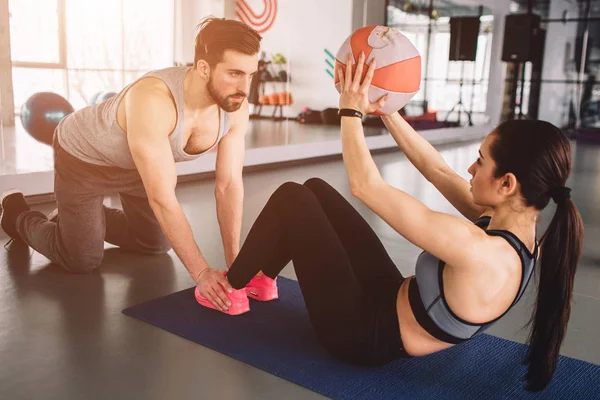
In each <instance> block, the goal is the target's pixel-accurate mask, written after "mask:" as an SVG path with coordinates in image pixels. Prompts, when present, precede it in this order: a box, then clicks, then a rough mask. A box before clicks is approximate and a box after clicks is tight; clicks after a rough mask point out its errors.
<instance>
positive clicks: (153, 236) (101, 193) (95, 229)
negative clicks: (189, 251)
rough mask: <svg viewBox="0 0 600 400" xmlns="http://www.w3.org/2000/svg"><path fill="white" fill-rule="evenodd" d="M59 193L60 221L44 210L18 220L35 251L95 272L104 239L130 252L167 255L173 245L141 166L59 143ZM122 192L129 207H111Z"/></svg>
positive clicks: (56, 173) (56, 147) (56, 150)
mask: <svg viewBox="0 0 600 400" xmlns="http://www.w3.org/2000/svg"><path fill="white" fill-rule="evenodd" d="M53 149H54V193H55V195H56V202H57V205H58V216H59V218H58V222H57V223H54V222H51V221H48V219H47V218H46V216H45V215H44V214H42V213H41V212H39V211H28V212H26V213H23V214H22V215H20V216H19V218H18V219H17V230H18V231H19V234H20V235H21V237H22V238H23V240H24V241H25V242H26V243H27V244H28V245H29V246H31V247H32V248H33V249H35V250H36V251H38V252H39V253H41V254H43V255H44V256H46V257H48V258H49V259H50V260H51V261H52V262H54V263H56V264H59V265H61V266H62V267H64V268H65V269H67V270H68V271H71V272H89V271H92V270H93V269H95V268H97V267H98V266H99V265H100V263H101V262H102V258H103V254H104V242H105V241H106V242H108V243H111V244H114V245H116V246H119V247H121V248H123V249H125V250H130V251H134V252H140V253H145V254H163V253H165V252H167V251H169V250H170V249H171V246H170V244H169V242H168V241H167V239H166V237H165V235H164V234H163V232H162V229H161V228H160V225H159V223H158V220H157V219H156V217H155V215H154V212H153V211H152V209H151V208H150V205H149V203H148V198H147V196H146V192H145V190H144V186H143V184H142V180H141V177H140V175H139V173H138V172H137V170H125V169H122V168H118V167H103V166H97V165H92V164H89V163H86V162H83V161H81V160H79V159H78V158H75V157H73V156H72V155H70V154H69V153H67V152H66V151H65V150H64V149H63V148H61V147H60V145H59V144H58V140H57V139H56V138H55V140H54V144H53ZM116 193H118V194H119V196H120V198H121V203H122V206H123V211H121V210H117V209H112V208H108V207H105V206H104V205H103V201H104V197H105V196H107V195H114V194H116Z"/></svg>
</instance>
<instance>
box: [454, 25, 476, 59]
mask: <svg viewBox="0 0 600 400" xmlns="http://www.w3.org/2000/svg"><path fill="white" fill-rule="evenodd" d="M477 39H479V17H453V18H450V55H449V60H450V61H475V56H476V55H477Z"/></svg>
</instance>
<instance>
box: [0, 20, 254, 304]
mask: <svg viewBox="0 0 600 400" xmlns="http://www.w3.org/2000/svg"><path fill="white" fill-rule="evenodd" d="M260 41H261V37H260V35H259V34H258V33H257V32H256V31H254V30H253V29H251V28H250V27H248V26H247V25H245V24H243V23H241V22H238V21H233V20H224V19H215V18H209V19H206V20H204V21H203V22H202V23H201V25H200V31H199V33H198V35H197V37H196V45H195V58H194V66H193V67H192V68H189V67H174V68H167V69H163V70H158V71H152V72H150V73H148V74H146V75H144V76H143V77H142V78H140V79H139V80H137V81H135V82H133V83H132V84H130V85H129V86H127V87H126V88H124V89H123V90H122V91H121V92H120V93H119V94H117V95H116V96H114V97H113V98H111V99H109V100H107V101H105V102H103V103H101V104H99V105H96V106H92V107H86V108H84V109H82V110H78V111H77V112H75V113H73V114H70V115H69V116H68V117H66V118H65V119H63V120H62V121H61V123H60V124H59V126H58V127H57V129H56V133H55V137H54V144H53V147H54V160H55V161H54V166H55V168H54V169H55V181H54V191H55V195H56V201H57V205H58V214H57V218H56V219H55V218H52V219H51V220H48V218H47V217H46V216H44V215H43V214H41V213H40V212H37V211H31V210H30V208H29V206H28V205H27V203H26V202H25V199H24V197H23V194H22V193H20V192H14V191H13V192H11V193H7V194H5V196H4V197H3V199H2V210H3V212H2V217H1V220H0V223H1V226H2V228H3V229H4V231H5V232H6V233H7V234H8V235H9V236H11V238H13V239H15V240H23V241H24V242H25V243H27V244H28V245H29V246H31V247H32V248H33V249H35V250H36V251H38V252H40V253H41V254H43V255H44V256H46V257H48V258H49V259H50V260H51V261H53V262H55V263H57V264H59V265H61V266H62V267H63V268H65V269H66V270H68V271H71V272H89V271H91V270H94V269H95V268H97V267H98V266H99V265H100V263H101V261H102V258H103V251H104V241H107V242H109V243H112V244H114V245H117V246H120V247H121V248H124V249H127V250H131V251H136V252H141V253H147V254H162V253H165V252H167V251H169V250H170V249H171V248H173V250H174V251H175V253H176V254H177V256H178V257H179V258H180V259H181V261H182V263H183V264H184V265H185V267H186V269H187V270H188V271H189V274H190V276H191V277H192V279H194V281H195V282H196V283H197V285H198V290H199V291H200V293H201V294H202V295H203V296H205V297H206V298H207V299H208V300H209V301H210V302H211V303H212V304H213V305H214V306H215V307H217V308H219V309H222V310H226V309H227V307H228V304H229V298H228V297H227V295H226V294H225V290H226V291H228V292H230V291H231V286H230V285H229V283H228V282H227V280H226V278H225V277H224V276H223V273H222V272H220V271H217V270H213V269H211V268H210V267H209V265H208V263H207V262H206V260H205V259H204V257H203V256H202V253H201V252H200V249H199V248H198V246H197V245H196V243H195V241H194V237H193V233H192V229H191V227H190V224H189V223H188V221H187V219H186V217H185V215H184V213H183V210H182V208H181V206H180V204H179V202H178V201H177V198H176V196H175V186H176V183H177V174H176V170H175V163H176V162H180V161H188V160H192V159H195V158H197V157H199V156H201V155H202V154H204V153H206V152H208V151H209V150H211V149H213V148H214V147H217V146H218V148H217V161H216V172H215V173H216V183H215V197H216V202H217V219H218V221H219V226H220V229H221V235H222V240H223V245H224V250H225V257H226V263H227V265H228V266H230V265H231V263H232V262H233V260H234V259H235V257H236V256H237V253H238V251H239V248H240V231H241V222H242V210H243V206H242V203H243V184H242V167H243V159H244V148H245V147H244V144H245V134H246V130H247V126H248V118H249V117H248V102H247V101H246V94H247V92H248V88H249V84H250V81H251V79H252V75H253V74H254V73H255V72H256V69H257V65H258V52H259V49H260ZM114 193H119V195H120V198H121V203H122V206H123V211H121V210H116V209H111V208H107V207H105V206H103V199H104V197H105V196H106V195H111V194H114Z"/></svg>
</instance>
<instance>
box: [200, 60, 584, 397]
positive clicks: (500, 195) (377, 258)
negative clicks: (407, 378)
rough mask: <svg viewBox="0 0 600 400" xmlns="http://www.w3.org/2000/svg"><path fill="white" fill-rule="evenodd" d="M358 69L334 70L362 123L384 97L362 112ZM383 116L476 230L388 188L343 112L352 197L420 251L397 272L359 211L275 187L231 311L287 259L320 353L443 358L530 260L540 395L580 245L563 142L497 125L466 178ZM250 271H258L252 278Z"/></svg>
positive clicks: (309, 192) (493, 311)
mask: <svg viewBox="0 0 600 400" xmlns="http://www.w3.org/2000/svg"><path fill="white" fill-rule="evenodd" d="M348 62H352V60H349V61H348ZM363 68H364V57H363V55H361V56H360V59H359V61H358V65H357V69H356V73H355V74H354V76H353V75H352V71H351V69H350V68H348V69H347V70H346V73H345V76H344V75H343V74H342V73H341V72H340V79H341V85H342V88H343V90H342V94H341V97H340V109H341V110H342V111H341V112H342V114H346V113H348V114H353V113H356V114H357V115H358V116H360V115H361V114H364V113H367V112H372V111H374V110H376V109H378V108H379V107H381V106H382V105H383V104H384V102H385V99H381V100H380V101H379V102H377V103H371V104H370V103H369V101H368V97H367V90H368V87H369V84H370V82H371V79H372V76H373V71H374V68H375V62H372V63H371V65H370V66H369V69H368V72H367V74H366V76H365V78H364V80H363V82H361V81H360V77H361V76H362V73H363ZM348 109H350V110H351V111H343V110H348ZM383 120H384V122H385V124H386V125H387V127H388V129H389V130H390V132H391V134H392V135H393V137H394V139H395V140H396V142H397V143H398V145H399V147H400V148H401V149H402V151H404V153H405V154H406V156H407V157H408V159H409V160H410V161H411V162H412V163H413V164H414V165H415V167H416V168H418V169H419V171H420V172H421V173H422V174H423V175H424V177H425V178H426V179H427V180H428V181H430V182H432V183H433V184H434V185H435V186H436V188H437V189H439V190H440V192H441V193H442V194H443V195H444V196H445V197H446V198H447V199H448V200H449V201H450V202H451V203H452V204H453V205H454V206H455V207H456V208H457V209H458V210H459V211H460V212H461V213H462V214H463V215H464V216H465V217H467V218H468V219H469V220H470V221H472V222H475V223H472V222H469V221H465V220H464V219H460V218H457V217H454V216H451V215H446V214H442V213H438V212H435V211H432V210H430V209H428V208H427V207H426V206H424V205H423V204H422V203H420V202H419V201H417V200H416V199H414V198H412V197H411V196H409V195H408V194H406V193H404V192H402V191H400V190H398V189H396V188H394V187H392V186H390V185H388V184H387V183H385V182H384V181H383V179H382V177H381V175H380V174H379V171H378V170H377V167H376V165H375V163H374V162H373V159H372V158H371V155H370V153H369V150H368V148H367V145H366V143H365V138H364V135H363V130H362V129H363V128H362V124H361V119H360V118H356V117H353V116H344V117H342V122H341V135H342V145H343V158H344V163H345V166H346V169H347V173H348V177H349V182H350V188H351V191H352V194H353V195H354V196H356V197H357V198H358V199H360V200H361V201H362V202H363V203H364V204H366V205H367V206H368V207H369V208H370V209H371V210H372V211H373V212H375V213H376V214H377V215H378V216H379V217H381V218H382V219H383V220H385V221H386V222H387V223H388V224H389V225H390V226H392V227H393V228H394V229H395V230H396V231H397V232H398V233H399V234H401V235H402V236H404V237H405V238H406V239H408V240H409V241H410V242H412V243H414V244H415V245H417V246H418V247H420V248H422V249H423V250H424V252H423V253H422V254H421V255H420V256H419V258H418V260H417V265H416V274H415V276H412V277H408V278H404V277H402V276H401V274H400V273H399V272H398V269H397V268H396V266H395V265H394V263H393V261H392V260H391V259H390V257H389V256H388V254H387V253H386V251H385V249H384V246H383V245H382V244H381V242H380V241H379V239H378V238H377V236H376V235H375V233H374V232H373V231H372V229H371V228H370V227H369V225H368V224H367V223H366V222H365V221H364V220H363V219H362V217H361V216H360V215H359V213H358V212H357V211H355V210H354V209H353V208H352V206H351V205H350V204H349V203H348V202H347V201H346V200H345V199H344V198H343V197H342V196H341V195H340V194H339V193H338V192H336V191H335V190H334V189H333V188H332V187H330V186H329V185H328V184H326V183H325V182H323V181H321V180H318V179H311V180H309V181H307V182H306V183H304V184H303V185H299V184H295V183H285V184H284V185H282V186H281V187H280V188H279V189H278V190H277V191H276V192H275V193H274V194H273V195H272V197H271V198H270V199H269V201H268V203H267V205H266V206H265V208H264V209H263V211H262V212H261V214H260V215H259V216H258V218H257V220H256V222H255V224H254V225H253V227H252V229H251V230H250V232H249V234H248V237H247V239H246V241H245V243H244V245H243V247H242V249H241V251H240V253H239V255H238V257H237V258H236V260H235V261H234V263H233V265H232V266H231V268H230V269H229V272H228V273H227V278H228V281H229V283H230V284H231V286H232V287H233V288H234V289H235V290H234V293H233V294H231V295H230V297H229V299H230V301H228V302H231V301H232V302H233V304H232V305H231V307H239V306H240V304H242V305H243V302H244V301H247V297H246V296H245V292H244V290H248V291H249V292H252V293H253V294H254V296H256V295H257V292H256V291H257V290H260V289H261V288H263V289H264V288H268V287H269V285H270V286H271V288H272V287H273V286H274V285H275V281H274V279H275V278H276V276H277V275H278V274H279V273H280V271H281V270H282V268H283V267H284V266H285V265H286V264H287V263H288V262H289V261H290V260H291V261H293V265H294V269H295V271H296V275H297V277H298V282H299V285H300V287H301V289H302V293H303V295H304V299H305V303H306V307H307V310H308V313H309V315H310V319H311V322H312V324H313V326H314V329H315V331H316V333H317V335H318V337H319V339H320V341H321V342H322V343H323V345H324V346H325V347H326V348H327V349H328V350H329V351H330V352H331V353H332V354H334V355H336V356H337V357H339V358H341V359H343V360H346V361H349V362H355V363H361V364H368V365H381V364H385V363H388V362H390V361H392V360H394V359H397V358H401V357H414V356H423V355H427V354H431V353H434V352H437V351H440V350H444V349H446V348H449V347H451V346H453V345H455V344H458V343H461V342H464V341H466V340H469V339H471V338H472V337H474V336H476V335H477V334H478V333H480V332H482V331H484V330H485V329H486V328H487V327H489V326H490V325H491V324H492V323H494V322H495V321H497V320H498V319H499V318H500V317H502V316H503V315H504V314H505V313H506V312H507V311H508V310H509V309H510V308H511V307H512V306H513V305H514V304H515V303H516V302H517V301H518V300H519V298H520V297H521V295H522V294H523V292H524V290H525V288H526V286H527V283H528V282H529V280H530V277H531V273H532V271H533V267H534V266H535V262H536V259H537V258H538V255H539V259H540V261H541V265H540V270H539V274H540V282H539V291H538V298H537V307H536V310H535V312H534V315H533V318H532V322H533V327H532V330H531V334H530V337H529V344H530V348H529V352H528V354H527V362H528V364H529V369H528V372H527V381H528V388H529V389H530V390H541V389H543V388H544V387H545V386H546V385H547V384H548V382H549V381H550V379H551V378H552V375H553V373H554V370H555V368H556V363H557V359H558V355H559V348H560V345H561V343H562V341H563V338H564V336H565V331H566V327H567V321H568V319H569V313H570V301H571V295H572V288H573V280H574V275H575V269H576V266H577V263H578V260H579V256H580V253H581V247H582V236H583V225H582V221H581V218H580V215H579V213H578V211H577V209H576V207H575V205H574V204H573V202H572V201H571V200H570V197H569V192H570V189H568V188H566V187H565V183H566V181H567V178H568V176H569V173H570V168H571V159H570V148H569V142H568V141H567V139H566V138H565V137H564V135H563V134H562V133H561V132H560V130H559V129H558V128H556V127H554V126H553V125H551V124H549V123H546V122H541V121H525V120H520V121H509V122H505V123H503V124H502V125H500V126H499V127H498V128H497V129H495V130H494V131H493V132H492V133H491V134H489V135H488V136H487V137H486V138H485V140H484V141H483V143H482V145H481V148H480V151H479V158H478V159H477V161H476V162H475V163H473V165H472V166H471V167H470V168H469V173H470V174H471V175H472V179H471V181H470V182H469V183H467V182H466V181H465V180H464V179H462V178H461V177H460V176H459V175H457V174H456V173H455V172H453V171H452V170H451V169H450V168H449V167H448V166H447V164H446V163H445V162H444V160H443V158H442V157H441V156H440V154H439V153H438V152H437V151H436V150H435V149H434V148H433V147H432V146H431V145H430V144H429V143H428V142H427V141H425V140H424V139H423V138H421V136H419V135H418V134H417V133H416V132H415V131H414V130H413V129H412V128H411V127H410V126H409V125H408V124H407V123H406V122H405V121H404V120H403V119H402V117H400V116H399V114H397V113H396V114H393V115H388V116H384V117H383ZM550 199H553V200H554V201H555V202H556V203H557V209H556V212H555V215H554V217H553V219H552V222H551V223H550V225H549V227H548V230H547V232H546V233H545V234H544V236H542V238H541V241H540V244H539V245H538V243H537V241H536V223H537V221H538V219H539V215H540V211H541V210H542V209H544V208H545V207H546V205H547V204H548V203H549V200H550ZM440 260H443V261H440ZM259 270H262V272H263V273H264V275H260V274H259V275H258V276H256V277H255V275H256V274H257V273H259ZM249 282H251V283H249ZM245 287H247V289H244V288H245ZM273 297H276V296H273ZM197 298H198V300H199V301H200V302H201V304H205V305H206V304H207V303H208V302H207V300H206V299H205V298H203V297H202V295H200V294H199V293H197ZM208 304H210V303H208ZM209 306H210V305H209ZM221 306H222V308H223V310H225V311H227V305H221Z"/></svg>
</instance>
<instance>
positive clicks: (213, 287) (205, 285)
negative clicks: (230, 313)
mask: <svg viewBox="0 0 600 400" xmlns="http://www.w3.org/2000/svg"><path fill="white" fill-rule="evenodd" d="M196 283H197V285H198V291H199V292H200V294H201V295H202V296H204V297H206V298H207V299H208V301H210V302H211V303H212V305H213V306H215V307H216V308H217V309H219V310H221V311H227V310H228V309H229V307H230V306H231V301H229V298H228V297H227V294H226V293H225V292H227V293H231V292H232V291H233V288H232V287H231V285H230V284H229V281H228V280H227V278H225V276H224V275H223V271H219V270H216V269H212V268H210V267H207V268H205V269H203V270H202V271H200V273H199V274H198V277H197V278H196Z"/></svg>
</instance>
